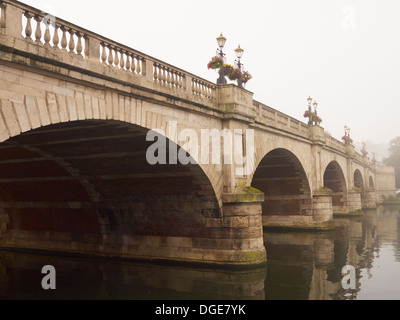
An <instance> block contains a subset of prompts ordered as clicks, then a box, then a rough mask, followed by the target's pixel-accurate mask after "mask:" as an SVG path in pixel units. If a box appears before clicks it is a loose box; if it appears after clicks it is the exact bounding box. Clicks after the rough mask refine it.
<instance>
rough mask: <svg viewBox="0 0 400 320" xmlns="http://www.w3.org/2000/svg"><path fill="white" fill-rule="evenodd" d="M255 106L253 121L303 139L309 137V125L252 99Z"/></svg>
mask: <svg viewBox="0 0 400 320" xmlns="http://www.w3.org/2000/svg"><path fill="white" fill-rule="evenodd" d="M253 105H254V107H255V108H256V114H257V116H256V118H255V121H256V122H258V123H260V124H263V125H267V126H270V127H274V128H278V129H280V130H283V131H286V132H289V133H292V134H294V135H297V136H301V137H303V138H305V139H308V138H309V126H308V125H307V124H305V123H303V122H301V121H299V120H297V119H295V118H292V117H290V116H288V115H286V114H284V113H282V112H279V111H278V110H275V109H273V108H271V107H269V106H267V105H265V104H263V103H261V102H258V101H255V100H254V101H253Z"/></svg>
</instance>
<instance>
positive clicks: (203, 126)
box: [0, 0, 395, 266]
mask: <svg viewBox="0 0 400 320" xmlns="http://www.w3.org/2000/svg"><path fill="white" fill-rule="evenodd" d="M0 11H1V16H0V142H1V144H0V226H1V228H0V246H1V247H3V248H17V249H32V250H45V251H50V252H63V253H68V254H85V255H95V256H104V257H118V258H134V259H146V260H149V259H150V260H154V261H157V260H161V261H164V260H166V261H181V262H190V263H201V264H217V265H224V266H225V265H232V266H254V265H260V264H263V263H265V261H266V251H265V247H264V242H263V227H264V228H273V227H284V228H301V229H313V230H314V229H315V230H324V229H330V228H334V220H333V219H334V214H353V213H355V212H356V213H357V212H358V213H359V212H360V210H361V209H363V208H374V207H376V205H377V203H379V202H381V201H382V199H384V197H385V196H389V195H394V194H395V186H394V170H393V169H392V168H384V167H379V166H376V165H374V164H372V163H371V162H370V161H369V159H368V158H366V157H363V156H361V155H360V154H358V153H357V152H355V149H354V147H353V146H352V145H344V144H343V143H342V142H340V141H338V140H336V139H334V138H333V137H331V136H330V135H328V134H327V133H325V131H324V129H323V128H322V127H320V126H318V125H313V126H309V125H307V124H304V123H302V122H301V121H299V120H296V119H294V118H291V117H289V116H287V115H285V114H283V113H281V112H279V111H277V110H274V109H272V108H270V107H268V106H267V105H264V104H262V103H260V102H257V101H254V99H253V93H252V92H249V91H247V90H245V89H241V88H239V87H237V86H235V85H233V84H231V85H216V84H214V83H211V82H209V81H207V80H204V79H202V78H199V77H197V76H195V75H193V74H191V73H189V72H187V71H184V70H182V69H179V68H177V67H175V66H172V65H169V64H167V63H165V62H163V61H160V60H158V59H156V58H153V57H151V56H149V55H147V54H144V53H141V52H138V51H136V50H134V49H132V48H129V47H127V46H124V45H122V44H120V43H117V42H115V41H112V40H110V39H107V38H105V37H102V36H100V35H98V34H96V33H94V32H91V31H89V30H85V29H83V28H80V27H79V26H76V25H74V24H71V23H69V22H67V21H64V20H62V19H60V18H55V17H52V16H49V15H46V13H43V12H42V11H40V10H38V9H35V8H32V7H30V6H27V5H25V4H23V3H21V2H18V1H14V0H5V1H0ZM156 129H157V130H158V132H159V133H158V136H157V138H154V139H153V140H151V139H149V136H148V134H149V132H154V131H150V130H156ZM161 133H164V136H162V135H161ZM222 133H223V134H222ZM163 137H164V139H166V141H168V148H166V149H165V150H163V151H164V158H165V159H168V160H169V161H167V163H166V164H161V163H158V164H151V163H149V161H148V159H147V154H148V151H149V148H151V147H152V146H154V143H155V142H156V141H158V142H160V141H162V138H163ZM198 137H201V139H199V138H198ZM218 139H221V140H218ZM222 139H223V140H222ZM205 140H206V141H205ZM222 141H225V142H224V143H222ZM232 141H233V142H235V143H233V142H232ZM236 142H238V143H236ZM239 142H240V143H239ZM226 146H228V148H225V147H226ZM229 146H233V148H229ZM211 147H212V148H211ZM178 150H179V154H180V155H183V156H185V159H187V160H188V161H189V163H188V164H185V163H182V162H181V161H176V160H177V159H176V154H175V153H176V152H178ZM182 150H183V153H180V151H182ZM210 150H211V151H210ZM215 150H217V154H215ZM158 151H159V153H160V154H158V156H160V159H161V158H162V156H163V155H162V154H161V153H162V152H161V151H162V150H161V149H160V150H158ZM154 155H157V153H154ZM238 159H239V160H238ZM171 160H172V161H171ZM240 160H241V161H240ZM161 162H162V161H161Z"/></svg>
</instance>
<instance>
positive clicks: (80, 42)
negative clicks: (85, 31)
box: [76, 31, 83, 56]
mask: <svg viewBox="0 0 400 320" xmlns="http://www.w3.org/2000/svg"><path fill="white" fill-rule="evenodd" d="M76 36H77V37H78V43H77V45H76V53H77V54H78V55H79V56H83V55H82V51H83V46H82V34H81V33H80V32H79V31H78V32H77V33H76Z"/></svg>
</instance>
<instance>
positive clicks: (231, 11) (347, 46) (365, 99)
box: [22, 0, 400, 143]
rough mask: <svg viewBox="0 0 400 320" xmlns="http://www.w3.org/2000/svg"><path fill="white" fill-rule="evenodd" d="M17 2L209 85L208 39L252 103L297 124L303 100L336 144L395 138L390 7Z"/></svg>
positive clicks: (374, 0) (373, 2)
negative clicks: (239, 75) (244, 79)
mask: <svg viewBox="0 0 400 320" xmlns="http://www.w3.org/2000/svg"><path fill="white" fill-rule="evenodd" d="M22 2H24V3H26V4H29V5H32V6H34V7H36V8H39V9H41V10H43V11H45V12H47V13H51V14H53V15H55V16H58V17H60V18H63V19H65V20H68V21H70V22H72V23H75V24H77V25H79V26H82V27H84V28H87V29H89V30H91V31H94V32H96V33H98V34H101V35H103V36H106V37H108V38H111V39H113V40H115V41H118V42H120V43H123V44H125V45H128V46H130V47H132V48H134V49H137V50H139V51H141V52H144V53H146V54H149V55H151V56H153V57H155V58H158V59H160V60H162V61H165V62H167V63H170V64H173V65H176V66H177V67H180V68H182V69H184V70H186V71H188V72H191V73H193V74H196V75H198V76H200V77H203V78H205V79H207V80H210V81H213V82H215V80H216V79H217V77H218V75H217V73H216V72H215V71H213V70H207V63H208V61H209V60H210V58H211V57H212V56H214V55H215V52H216V49H217V42H216V37H218V36H219V34H220V33H221V32H223V34H224V36H226V38H228V41H227V44H226V47H225V49H224V51H225V53H226V54H227V59H228V62H229V63H231V64H233V62H234V59H235V54H234V49H236V48H237V46H238V45H239V44H240V45H241V47H242V48H243V49H244V50H245V54H244V57H243V60H242V62H243V63H244V64H245V69H246V70H248V71H249V72H250V73H251V74H252V75H253V79H252V80H251V81H250V82H249V83H248V85H247V89H248V90H250V91H252V92H254V99H256V100H258V101H260V102H262V103H264V104H267V105H269V106H271V107H273V108H275V109H278V110H279V111H281V112H284V113H286V114H288V115H290V116H292V117H294V118H296V119H299V120H301V121H304V122H306V120H305V119H304V118H303V113H304V111H305V110H306V108H307V101H306V99H307V98H308V96H309V95H311V97H312V98H314V99H315V100H317V102H318V103H319V109H318V113H319V115H320V116H321V118H322V119H323V123H322V126H323V127H324V128H325V130H326V131H328V132H330V133H331V134H332V135H333V136H334V137H335V138H337V139H339V140H340V139H341V137H342V136H343V134H344V126H345V125H348V126H349V127H350V128H351V136H352V138H353V139H354V140H355V141H373V142H375V143H389V141H390V140H391V139H393V138H395V137H397V136H400V128H399V121H400V19H399V18H398V17H399V13H400V1H399V0H381V1H378V0H358V1H355V0H353V1H350V0H346V1H345V0H324V1H321V0H249V1H237V0H229V1H221V0H214V1H210V0H202V1H192V0H168V1H166V0H146V1H135V0H134V1H128V0H114V1H107V2H106V1H92V0H85V1H82V0H79V1H77V0H68V1H66V0H64V1H61V0H24V1H22Z"/></svg>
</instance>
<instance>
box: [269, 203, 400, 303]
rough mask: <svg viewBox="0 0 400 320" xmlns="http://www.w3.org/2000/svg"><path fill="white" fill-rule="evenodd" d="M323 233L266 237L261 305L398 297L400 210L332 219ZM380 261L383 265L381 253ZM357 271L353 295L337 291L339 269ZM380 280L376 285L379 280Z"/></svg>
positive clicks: (399, 287) (339, 285)
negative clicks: (332, 227) (267, 301)
mask: <svg viewBox="0 0 400 320" xmlns="http://www.w3.org/2000/svg"><path fill="white" fill-rule="evenodd" d="M335 224H336V229H335V230H334V231H333V232H328V233H319V234H312V233H304V234H303V233H266V234H265V235H264V241H265V244H266V249H267V253H268V273H267V278H266V281H265V290H266V299H272V300H275V299H301V300H306V299H307V300H344V299H398V298H399V297H400V286H399V284H400V282H399V281H397V279H400V273H399V272H398V270H399V267H400V259H399V257H400V245H399V241H398V237H399V232H400V228H399V225H400V219H399V209H394V208H392V209H391V208H384V207H379V208H378V209H377V210H373V211H366V212H365V213H364V216H363V217H351V218H345V217H341V218H335ZM383 252H385V258H384V259H382V256H381V255H382V253H383ZM346 265H350V266H354V267H355V269H356V289H355V290H351V289H349V290H344V289H343V288H342V279H343V275H342V268H343V267H344V266H346ZM378 278H379V280H378Z"/></svg>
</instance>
